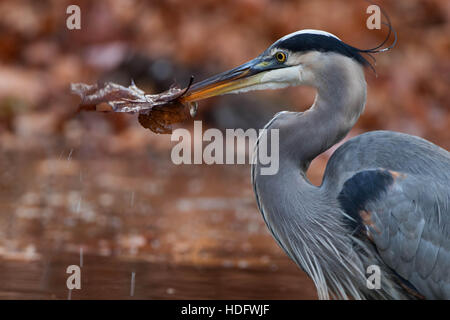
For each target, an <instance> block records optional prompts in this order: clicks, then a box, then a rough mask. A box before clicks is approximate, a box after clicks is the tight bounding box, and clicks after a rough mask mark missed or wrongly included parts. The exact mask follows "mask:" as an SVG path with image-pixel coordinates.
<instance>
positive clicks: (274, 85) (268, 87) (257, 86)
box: [230, 82, 289, 93]
mask: <svg viewBox="0 0 450 320" xmlns="http://www.w3.org/2000/svg"><path fill="white" fill-rule="evenodd" d="M286 87H289V84H288V83H281V82H279V83H274V82H269V83H261V84H255V85H253V86H250V87H246V88H241V89H237V90H233V91H230V93H243V92H249V91H257V90H275V89H283V88H286Z"/></svg>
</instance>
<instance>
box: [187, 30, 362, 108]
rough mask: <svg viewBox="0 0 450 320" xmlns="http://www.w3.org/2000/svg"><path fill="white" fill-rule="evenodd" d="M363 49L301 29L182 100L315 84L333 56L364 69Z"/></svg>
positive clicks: (203, 85) (323, 33)
mask: <svg viewBox="0 0 450 320" xmlns="http://www.w3.org/2000/svg"><path fill="white" fill-rule="evenodd" d="M361 52H362V51H361V50H359V49H357V48H354V47H352V46H350V45H347V44H346V43H344V42H343V41H341V40H340V39H339V38H338V37H336V36H335V35H333V34H331V33H328V32H324V31H319V30H301V31H297V32H294V33H291V34H289V35H287V36H284V37H283V38H281V39H279V40H277V41H276V42H275V43H273V44H272V45H271V46H270V47H269V48H267V49H266V50H265V51H264V52H263V53H262V54H261V55H259V56H258V57H256V58H255V59H253V60H251V61H249V62H247V63H244V64H243V65H241V66H239V67H237V68H234V69H232V70H229V71H226V72H223V73H221V74H218V75H216V76H213V77H211V78H209V79H206V80H204V81H201V82H199V83H196V84H194V85H193V86H192V87H191V89H190V91H189V92H188V93H187V94H186V95H185V96H184V97H183V100H184V101H187V102H193V101H198V100H202V99H206V98H209V97H213V96H217V95H223V94H227V93H239V92H246V91H253V90H265V89H278V88H284V87H287V86H296V85H302V84H303V85H312V86H314V84H315V80H316V77H318V76H320V70H322V68H324V67H325V66H326V65H327V63H328V62H329V61H330V60H331V59H332V58H333V57H345V58H347V59H350V60H352V61H353V62H354V63H355V64H359V65H361V66H365V65H367V64H368V62H367V60H366V59H365V58H364V57H363V56H362V55H361Z"/></svg>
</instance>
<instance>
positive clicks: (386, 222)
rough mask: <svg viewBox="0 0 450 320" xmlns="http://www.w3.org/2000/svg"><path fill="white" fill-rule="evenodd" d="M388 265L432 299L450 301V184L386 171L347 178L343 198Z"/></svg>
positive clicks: (341, 202)
mask: <svg viewBox="0 0 450 320" xmlns="http://www.w3.org/2000/svg"><path fill="white" fill-rule="evenodd" d="M338 199H339V201H340V204H341V206H342V208H343V209H344V211H346V212H347V213H348V214H349V215H350V216H352V217H353V218H355V222H353V227H354V228H355V229H356V230H358V229H359V230H360V231H362V234H363V236H364V237H366V238H367V239H369V240H370V241H372V242H373V243H374V244H375V246H376V248H377V251H378V253H379V255H380V257H381V258H382V260H383V261H384V263H386V265H387V266H388V267H390V268H391V269H392V270H394V271H395V273H396V274H397V275H399V277H400V278H401V279H402V280H403V281H404V283H406V284H407V285H408V286H409V287H411V286H412V287H413V289H415V290H417V291H418V293H419V294H420V295H422V296H424V297H426V298H428V299H450V186H449V185H448V184H447V185H444V184H442V183H441V182H437V181H436V179H432V178H428V179H427V178H425V177H423V176H415V175H412V174H405V173H399V172H394V171H388V170H384V169H375V170H363V171H360V172H358V173H356V174H355V175H353V176H352V177H351V178H350V179H348V180H347V181H346V182H345V183H344V185H343V187H342V190H341V192H340V194H339V197H338Z"/></svg>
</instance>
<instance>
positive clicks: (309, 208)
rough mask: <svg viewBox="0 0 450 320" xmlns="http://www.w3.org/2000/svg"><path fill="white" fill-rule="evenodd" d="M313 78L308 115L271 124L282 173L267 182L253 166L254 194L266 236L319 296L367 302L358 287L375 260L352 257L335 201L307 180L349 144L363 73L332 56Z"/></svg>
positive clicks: (285, 117)
mask: <svg viewBox="0 0 450 320" xmlns="http://www.w3.org/2000/svg"><path fill="white" fill-rule="evenodd" d="M313 74H314V81H313V82H312V84H313V85H314V86H315V87H316V88H317V96H316V99H315V102H314V104H313V106H312V107H311V108H310V109H309V110H308V111H306V112H304V113H297V112H287V113H281V114H279V115H278V116H277V117H276V118H275V119H274V120H273V121H272V122H271V123H270V124H269V125H268V128H269V129H273V128H277V129H279V130H280V131H279V133H280V169H279V172H278V173H277V174H276V175H274V176H264V175H260V174H259V164H256V165H253V166H252V179H253V185H254V191H255V195H256V198H257V202H258V206H259V209H260V211H261V213H262V215H263V217H264V220H265V222H266V224H267V226H268V228H269V230H270V231H271V233H272V234H273V236H274V238H275V239H276V241H277V242H278V244H279V245H280V246H281V247H282V248H283V249H284V250H285V251H286V253H287V254H288V255H289V256H290V257H291V258H292V259H293V260H294V261H295V262H296V263H297V264H298V265H299V266H300V267H301V268H302V269H303V270H305V271H306V272H307V273H308V275H309V276H310V277H311V278H312V280H313V281H314V283H315V285H316V287H317V290H318V294H319V298H322V299H327V298H329V297H330V296H329V290H331V291H332V292H334V294H336V296H337V297H339V298H344V299H345V298H349V296H353V297H354V298H365V297H368V296H369V295H370V294H371V293H368V295H367V296H361V295H360V294H359V292H361V291H364V290H365V289H364V288H362V289H361V288H359V289H360V290H358V289H357V287H356V286H358V287H359V285H358V283H359V284H360V285H365V273H364V272H365V269H364V265H366V264H367V262H368V261H367V260H369V259H370V260H372V261H373V259H374V258H373V257H370V258H369V257H367V259H366V261H363V260H362V258H361V255H357V254H356V253H355V252H354V243H355V242H354V241H357V240H356V239H355V240H354V241H352V239H351V238H350V236H349V232H348V230H347V229H346V227H345V225H344V223H343V220H344V219H343V217H344V213H343V212H342V211H341V210H339V205H338V203H337V200H336V198H335V197H332V196H330V195H328V194H326V191H324V190H322V189H321V188H319V187H316V186H313V185H312V184H311V183H310V182H309V181H308V179H307V178H306V170H307V169H308V166H309V163H310V162H311V161H312V160H313V159H314V158H315V157H316V156H317V155H319V154H320V153H322V152H324V151H325V150H327V149H328V148H330V147H331V146H332V145H334V144H336V143H337V142H338V141H340V140H341V139H342V138H344V136H345V135H346V134H347V133H348V132H349V130H350V129H351V128H352V126H353V125H354V124H355V122H356V121H357V119H358V117H359V116H360V114H361V113H362V111H363V109H364V105H365V101H366V83H365V80H364V73H363V70H362V68H361V66H360V65H359V64H357V63H356V62H354V61H353V60H351V59H350V58H346V57H341V56H338V55H333V56H330V57H327V59H325V61H324V63H323V64H320V66H319V67H317V68H316V69H315V70H313ZM361 248H363V246H361ZM362 256H363V255H362ZM374 294H375V295H378V294H379V295H380V296H382V295H383V294H385V293H384V292H376V293H374Z"/></svg>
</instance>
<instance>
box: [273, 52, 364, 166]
mask: <svg viewBox="0 0 450 320" xmlns="http://www.w3.org/2000/svg"><path fill="white" fill-rule="evenodd" d="M313 74H314V76H313V77H312V79H311V80H309V81H308V84H310V85H312V86H314V87H315V88H316V89H317V95H316V99H315V101H314V104H313V105H312V107H311V108H310V109H309V110H307V111H306V112H303V113H300V114H298V115H297V116H295V117H289V120H287V121H286V123H285V125H282V126H280V155H287V159H285V160H286V161H288V162H294V163H295V165H296V166H298V165H299V164H300V168H301V169H302V171H303V172H306V170H307V169H308V167H309V164H310V162H311V161H312V160H313V159H314V158H315V157H317V156H318V155H319V154H321V153H322V152H324V151H326V150H327V149H329V148H330V147H332V146H333V145H334V144H336V143H338V142H339V141H340V140H342V139H343V138H344V137H345V136H346V135H347V133H348V132H349V131H350V129H351V128H352V127H353V125H354V124H355V123H356V121H357V120H358V118H359V116H360V115H361V113H362V112H363V110H364V106H365V102H366V91H367V89H366V81H365V78H364V71H363V68H362V67H361V66H360V65H359V64H358V63H357V62H355V61H354V60H352V59H350V58H347V57H342V56H339V55H335V56H332V57H330V58H329V59H326V61H324V63H322V64H320V65H319V66H318V67H316V68H315V70H313ZM280 161H281V159H280Z"/></svg>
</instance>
